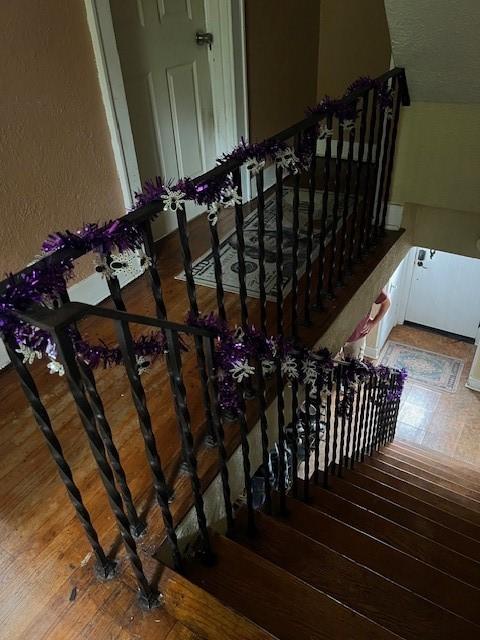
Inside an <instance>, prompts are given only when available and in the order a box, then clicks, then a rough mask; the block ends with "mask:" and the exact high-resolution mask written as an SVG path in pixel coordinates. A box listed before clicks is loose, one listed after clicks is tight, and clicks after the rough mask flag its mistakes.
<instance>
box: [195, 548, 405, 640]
mask: <svg viewBox="0 0 480 640" xmlns="http://www.w3.org/2000/svg"><path fill="white" fill-rule="evenodd" d="M214 548H215V552H216V553H217V557H218V565H217V566H215V567H202V566H201V565H200V564H199V563H197V564H195V565H193V566H191V567H190V570H189V574H188V575H189V577H190V578H191V579H192V580H194V582H195V583H196V584H198V585H200V586H201V587H202V588H203V589H206V590H208V591H209V592H210V593H211V594H212V595H215V597H217V598H218V599H219V600H221V601H222V602H224V603H226V604H229V605H230V606H235V608H236V609H237V610H238V611H241V612H242V613H243V614H244V615H246V616H248V617H249V618H250V619H251V620H255V621H256V622H257V624H260V625H261V626H262V627H264V628H266V629H268V630H269V631H270V632H271V633H273V634H274V635H275V636H276V637H277V638H279V639H280V640H290V639H291V640H298V638H309V639H311V640H317V639H320V638H321V639H325V640H326V639H327V638H332V637H339V638H345V639H349V640H353V639H354V638H355V640H362V639H363V638H369V639H370V640H375V639H380V638H385V639H386V638H397V637H398V636H397V635H396V634H394V633H392V632H389V631H387V630H386V629H384V628H382V627H380V626H379V625H377V624H375V623H374V622H371V621H369V620H367V619H366V618H364V617H363V616H361V615H359V614H357V613H355V612H354V611H352V610H351V609H349V608H348V607H345V606H343V605H341V604H340V603H338V602H337V601H336V600H334V599H332V598H330V597H329V596H327V595H325V594H323V593H322V592H320V591H318V590H316V589H314V588H312V587H310V586H308V585H307V584H306V583H305V582H303V581H301V580H299V579H298V578H296V577H294V576H293V575H291V574H289V573H287V572H286V571H284V570H282V569H280V568H279V567H278V566H276V565H274V564H272V563H270V562H268V561H266V560H264V559H262V558H261V557H260V556H258V555H256V554H254V553H252V552H250V551H248V550H247V549H246V548H244V547H242V546H240V545H238V544H236V543H235V542H233V541H231V540H228V539H227V538H224V537H221V536H218V537H217V538H216V539H215V541H214ZM225 567H228V571H225Z"/></svg>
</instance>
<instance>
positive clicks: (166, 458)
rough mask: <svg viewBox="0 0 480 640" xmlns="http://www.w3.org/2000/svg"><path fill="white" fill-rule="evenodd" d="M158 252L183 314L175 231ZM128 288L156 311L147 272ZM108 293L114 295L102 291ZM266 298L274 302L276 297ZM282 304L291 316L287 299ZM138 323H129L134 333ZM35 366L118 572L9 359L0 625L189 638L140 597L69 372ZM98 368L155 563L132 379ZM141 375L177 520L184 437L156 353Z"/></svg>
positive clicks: (138, 309) (154, 524)
mask: <svg viewBox="0 0 480 640" xmlns="http://www.w3.org/2000/svg"><path fill="white" fill-rule="evenodd" d="M231 225H232V218H231V215H227V216H226V217H224V218H223V219H222V221H220V222H219V233H220V235H222V234H224V233H225V232H226V231H227V230H228V229H230V228H231ZM206 229H207V227H206V220H205V217H204V216H201V217H200V218H197V219H196V220H194V221H193V222H192V223H190V235H191V244H192V251H193V257H194V258H196V257H198V256H200V255H201V254H202V253H203V252H205V251H206V250H207V248H208V242H209V241H208V233H207V231H206ZM400 234H401V232H388V233H387V236H386V237H385V239H384V241H383V242H382V243H381V244H379V245H378V246H377V248H376V250H375V252H373V253H372V254H370V255H369V256H368V258H367V259H366V260H365V261H364V262H363V263H362V264H361V265H360V266H359V268H358V270H357V271H356V272H355V274H354V275H353V276H352V277H351V278H350V279H349V281H348V284H347V286H345V287H344V288H342V290H341V291H339V295H338V296H337V298H336V299H335V300H334V301H332V303H331V304H329V306H328V308H327V310H326V311H324V312H322V313H316V314H315V315H314V317H313V320H314V323H313V326H312V327H309V328H304V329H302V332H301V337H302V339H303V340H304V341H305V343H306V344H308V345H313V344H314V342H315V341H316V339H317V337H318V336H319V335H321V334H322V332H323V331H324V330H325V329H326V328H327V327H328V326H329V324H330V323H331V322H333V320H334V319H335V317H336V316H337V315H338V313H339V312H340V311H341V309H342V308H343V307H344V306H345V304H346V303H347V301H348V300H349V299H350V298H351V296H352V295H353V294H354V292H355V291H356V290H357V288H358V287H359V286H360V284H361V283H362V282H364V280H365V279H366V278H367V277H368V275H369V274H370V273H371V272H372V270H373V269H374V267H375V266H376V265H377V264H378V262H379V261H380V260H381V258H382V257H383V256H384V255H385V254H386V253H387V252H388V250H389V249H390V248H391V246H392V245H393V244H394V243H395V242H396V240H397V239H398V237H399V235H400ZM158 256H159V271H160V275H161V278H162V285H163V291H164V296H165V301H166V305H167V309H168V315H169V319H172V320H177V321H183V320H184V317H185V312H186V310H187V309H188V300H187V295H186V289H185V284H184V283H183V282H180V281H178V280H175V279H174V276H175V275H176V274H178V273H179V272H180V271H181V270H182V264H181V257H180V251H179V247H178V244H177V238H176V237H175V236H170V237H167V238H165V239H164V240H162V241H161V242H160V243H159V245H158ZM314 272H315V268H314ZM314 283H315V281H314ZM303 287H304V282H301V283H300V287H299V292H300V299H302V298H301V296H302V291H303ZM197 295H198V298H199V306H200V309H201V310H202V311H204V312H209V311H211V310H212V309H215V306H216V299H215V290H214V289H208V288H206V287H198V288H197ZM124 299H125V302H126V305H127V308H128V310H131V311H132V312H135V313H140V314H147V315H152V314H153V313H154V303H153V298H152V296H151V293H150V290H149V288H148V285H147V282H146V281H145V279H139V280H137V281H135V282H134V283H132V284H131V285H129V286H128V287H126V289H125V290H124ZM225 303H226V309H227V315H228V319H229V322H230V323H231V324H235V323H236V322H238V321H239V319H240V309H239V303H238V296H237V295H235V294H231V293H226V294H225ZM105 304H107V305H109V304H111V303H110V302H108V301H107V302H106V303H105ZM248 304H249V312H250V318H251V321H253V322H257V323H258V315H259V309H258V307H259V305H258V301H256V300H249V301H248ZM269 304H271V307H272V308H273V304H272V303H269ZM272 308H270V309H269V312H271V313H269V317H270V321H271V322H272V326H273V323H274V320H275V315H274V313H273V311H272ZM285 314H286V318H287V323H286V324H287V326H288V323H289V320H288V318H289V317H290V307H289V300H288V299H287V300H286V304H285ZM136 329H137V328H136V327H134V328H133V330H134V333H135V330H136ZM80 330H81V332H82V334H83V335H84V336H85V337H86V338H88V339H89V340H91V341H95V340H98V339H102V340H104V341H106V342H107V343H111V344H114V343H115V334H114V329H113V326H112V324H111V323H109V322H107V321H100V322H99V321H98V320H95V321H92V320H88V319H87V320H85V321H83V322H82V323H81V324H80ZM190 346H191V345H190ZM183 367H184V378H185V382H186V386H187V394H188V402H189V409H190V414H191V418H192V431H193V434H194V437H195V445H196V448H197V450H198V451H199V452H200V453H199V474H200V477H201V479H202V484H203V486H204V487H206V486H208V484H209V483H210V482H211V480H212V478H213V477H214V476H215V475H216V473H217V451H216V450H211V449H206V448H205V447H203V445H202V442H203V437H204V435H205V427H204V418H203V408H202V405H201V394H200V393H199V378H198V372H197V370H196V361H195V357H194V355H193V350H192V349H191V348H190V351H189V352H188V353H187V354H186V355H185V356H184V359H183ZM32 372H33V374H34V377H35V379H36V382H37V384H38V388H39V391H40V394H41V397H42V400H43V402H44V404H45V406H46V407H47V409H48V411H49V414H50V416H51V419H52V424H53V427H54V430H55V432H56V434H57V436H58V437H59V439H60V441H61V443H62V446H63V449H64V453H65V457H66V459H67V460H68V462H69V464H70V465H71V467H72V471H73V474H74V478H75V481H76V482H77V484H78V486H79V488H80V490H81V492H82V496H83V498H84V501H85V504H86V506H87V508H88V510H89V511H90V514H91V517H92V521H93V523H94V526H95V527H96V529H97V531H98V534H99V537H100V540H101V542H102V544H103V545H104V546H105V549H106V550H107V552H108V553H109V554H110V556H111V557H115V558H116V559H117V560H118V561H119V564H120V567H119V576H118V577H116V578H115V579H114V580H112V581H110V582H106V583H101V582H98V581H97V580H96V579H95V578H94V576H93V572H92V560H91V558H90V555H89V546H88V544H87V541H86V538H85V536H84V533H83V530H82V528H81V526H80V524H79V522H78V521H77V519H76V517H75V516H74V512H73V509H72V507H71V505H70V503H69V502H68V499H67V497H66V493H65V489H64V487H63V485H62V484H61V483H60V482H59V481H58V477H57V472H56V468H55V465H54V463H53V461H52V459H51V457H50V454H49V452H48V450H47V448H46V446H45V443H44V441H43V439H42V436H41V434H40V432H39V430H38V428H37V426H36V424H35V422H34V420H33V418H32V415H31V411H30V408H29V406H28V404H27V402H26V400H25V398H24V396H23V394H22V391H21V389H20V385H19V383H18V380H17V378H16V376H15V373H14V372H13V371H12V370H5V371H3V372H2V373H1V374H0V403H1V404H0V406H1V414H2V417H1V427H0V629H1V632H0V637H2V638H3V637H4V638H8V639H17V638H18V639H20V638H23V639H25V640H27V639H28V640H43V639H47V638H48V640H52V639H53V638H61V639H62V640H66V639H67V638H72V639H73V638H89V639H90V638H91V639H99V638H101V639H102V640H104V639H105V640H107V639H109V638H111V639H114V638H115V639H117V638H118V639H122V640H127V639H134V638H135V639H136V638H143V637H155V638H156V639H158V640H163V639H164V638H168V640H172V639H173V638H182V639H190V638H194V637H195V636H194V635H192V633H191V632H190V631H188V630H187V629H185V628H184V627H182V625H181V624H180V623H177V622H175V620H174V618H172V617H171V616H170V615H169V614H168V613H167V612H166V611H165V610H164V609H156V610H154V611H151V612H148V613H145V612H142V611H141V610H140V609H139V607H138V605H137V602H136V596H135V589H134V587H133V583H132V580H131V577H130V570H129V568H128V566H127V562H126V559H125V557H124V554H123V550H122V549H121V544H120V540H119V536H118V533H117V529H116V525H115V522H114V518H113V516H112V514H111V511H110V509H109V506H108V503H107V499H106V496H105V492H104V490H103V487H102V486H101V483H100V481H99V478H98V475H97V473H96V469H95V465H94V462H93V459H92V456H91V454H90V451H89V449H88V445H87V442H86V439H85V435H84V433H83V430H82V427H81V424H80V421H79V419H78V416H77V414H76V411H75V408H74V406H73V404H72V401H71V399H70V396H69V393H68V389H67V384H66V381H65V379H64V378H61V377H58V376H53V375H50V374H49V373H48V372H47V370H46V366H45V363H42V362H36V363H35V364H34V365H33V366H32ZM95 377H96V381H97V385H98V389H99V392H100V394H101V396H102V398H103V400H104V403H105V409H106V413H107V417H108V419H109V422H110V425H111V427H112V431H113V434H114V439H115V442H116V444H117V447H118V450H119V452H120V456H121V459H122V463H123V465H124V468H125V471H126V474H127V478H128V481H129V485H130V488H131V490H132V494H133V497H134V501H135V504H136V505H137V506H138V510H139V513H140V514H141V515H142V517H143V518H145V519H146V520H147V522H148V533H147V535H146V536H145V537H144V538H143V539H142V540H141V541H140V543H139V546H140V551H141V556H142V560H144V561H145V563H146V566H147V573H148V572H149V571H151V567H152V565H151V563H150V562H149V560H150V558H151V556H152V554H153V553H154V551H155V550H156V549H157V548H158V546H159V545H160V544H161V542H162V541H163V538H164V530H163V523H162V520H161V516H160V511H159V509H158V507H157V506H156V505H155V499H154V495H153V491H152V483H151V475H150V472H149V469H148V466H147V463H146V458H145V453H144V446H143V441H142V439H141V436H140V432H139V429H138V424H137V418H136V414H135V410H134V407H133V404H132V402H131V398H130V389H129V386H128V382H127V380H126V377H125V375H124V370H123V367H116V368H113V369H110V370H99V371H97V372H96V373H95ZM142 381H143V383H144V386H145V390H146V393H147V398H148V403H149V408H150V412H151V415H152V420H153V423H154V431H155V435H156V438H157V446H158V450H159V452H160V456H161V458H162V463H163V465H164V469H165V472H166V475H167V478H168V480H169V482H170V483H171V484H172V485H174V487H175V500H174V501H173V503H172V505H171V507H172V512H173V515H174V518H175V520H176V522H178V521H179V520H180V519H181V518H182V517H183V516H184V515H185V513H186V511H187V510H188V508H189V506H190V505H191V493H190V488H189V479H188V477H186V476H183V475H181V474H179V473H178V470H179V465H180V441H179V438H178V431H177V425H176V421H175V417H174V408H173V404H172V399H171V393H170V389H169V384H168V378H167V375H166V371H165V366H164V363H163V362H162V361H161V360H160V359H159V360H158V361H157V362H156V363H155V364H154V366H152V367H151V369H150V370H148V371H147V372H146V373H145V374H144V375H143V376H142ZM256 411H257V409H256V403H255V402H253V401H252V402H249V423H250V424H253V422H254V421H255V416H256ZM238 442H239V437H238V432H237V429H236V428H234V427H232V428H229V429H227V448H228V450H229V451H232V450H233V449H234V448H235V447H236V446H237V445H238Z"/></svg>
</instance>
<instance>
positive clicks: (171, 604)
mask: <svg viewBox="0 0 480 640" xmlns="http://www.w3.org/2000/svg"><path fill="white" fill-rule="evenodd" d="M159 588H160V591H161V593H162V594H163V596H164V605H165V609H166V611H167V612H168V613H169V614H170V615H171V616H172V617H174V618H175V619H176V620H178V621H179V622H180V623H182V624H183V625H184V626H186V627H188V628H189V629H190V630H191V632H192V633H194V634H197V635H194V636H193V637H195V638H196V637H198V638H204V639H205V640H225V638H228V639H229V640H245V638H249V640H250V639H251V640H271V639H272V638H274V636H272V635H271V634H270V633H268V632H267V631H265V630H264V629H261V628H260V627H258V626H257V625H256V624H254V623H253V622H252V621H251V620H248V619H247V618H245V617H244V616H242V615H241V614H239V613H238V612H236V611H234V610H233V609H231V608H229V607H228V606H226V605H224V604H222V603H221V602H220V601H219V600H217V598H215V597H214V596H212V595H211V594H209V593H208V592H207V591H205V590H203V589H201V588H200V587H198V586H197V585H195V584H193V583H192V582H191V581H189V580H188V579H187V578H185V577H184V576H181V575H179V574H178V573H176V572H175V571H173V570H171V569H169V568H168V567H163V570H162V575H161V578H160V583H159ZM178 637H182V636H178ZM173 638H177V636H172V639H173ZM168 640H170V636H168ZM185 640H186V639H185Z"/></svg>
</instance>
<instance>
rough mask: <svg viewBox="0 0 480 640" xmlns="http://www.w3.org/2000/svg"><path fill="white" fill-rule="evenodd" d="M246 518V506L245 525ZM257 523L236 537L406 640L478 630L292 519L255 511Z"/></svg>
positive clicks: (429, 639) (427, 639)
mask: <svg viewBox="0 0 480 640" xmlns="http://www.w3.org/2000/svg"><path fill="white" fill-rule="evenodd" d="M245 516H246V514H245V512H244V511H243V510H242V513H240V514H239V519H240V522H241V523H242V524H243V525H245V524H246V517H245ZM256 525H257V535H255V536H248V535H247V534H243V535H242V536H241V537H239V538H238V540H239V542H240V543H241V544H243V545H244V546H246V547H247V548H248V549H251V550H252V551H255V553H257V554H260V555H261V556H262V557H263V558H265V559H266V560H269V561H270V562H273V563H275V564H276V565H278V566H280V567H281V568H282V569H285V571H288V572H289V573H291V574H292V575H295V576H296V577H297V578H300V579H301V580H304V581H305V582H306V583H308V584H309V585H311V586H313V587H315V588H317V589H319V590H320V591H323V592H325V593H327V594H329V595H331V596H333V597H334V598H336V599H337V600H339V601H340V602H343V603H344V604H346V605H347V606H349V607H351V608H352V609H354V610H355V611H358V612H359V613H361V614H363V615H364V616H366V617H367V618H369V619H370V620H374V621H375V622H377V623H378V624H380V625H381V626H382V627H385V628H387V629H390V630H391V631H393V632H395V633H397V634H399V635H400V636H401V637H402V638H405V639H409V640H410V639H411V640H416V639H417V638H418V637H421V638H422V640H440V639H441V638H445V640H450V639H451V638H452V637H453V635H454V634H455V633H457V634H460V635H461V634H463V633H465V634H467V636H468V635H469V634H471V633H475V634H477V633H479V632H480V629H479V628H478V627H477V626H476V625H474V624H472V623H470V622H467V621H466V620H464V619H463V618H460V617H458V616H457V615H455V614H453V613H451V612H449V611H447V610H445V609H443V608H441V607H439V606H437V605H435V604H433V603H432V602H430V601H428V600H426V599H425V598H422V597H421V596H418V595H417V594H414V593H413V592H412V591H410V590H408V589H406V588H404V587H401V586H400V585H398V584H396V583H395V582H392V581H391V580H389V579H388V578H385V577H383V576H381V575H380V574H378V573H376V572H374V571H372V570H370V569H368V568H367V567H364V566H362V565H360V564H358V563H356V562H355V561H354V560H351V559H349V558H347V557H345V556H343V555H341V554H340V553H338V552H336V551H334V550H332V549H331V548H330V547H328V546H327V545H324V544H322V543H320V542H317V541H315V540H313V539H312V538H309V537H308V536H305V535H304V534H303V533H300V532H299V531H296V530H295V529H292V527H290V526H288V521H287V522H280V521H279V520H277V519H274V518H272V517H270V516H267V515H265V514H263V513H257V514H256ZM478 620H479V621H480V614H479V616H478Z"/></svg>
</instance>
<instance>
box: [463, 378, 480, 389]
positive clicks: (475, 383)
mask: <svg viewBox="0 0 480 640" xmlns="http://www.w3.org/2000/svg"><path fill="white" fill-rule="evenodd" d="M465 386H466V387H467V389H471V390H472V391H480V379H479V378H474V377H473V376H469V378H468V380H467V382H466V383H465Z"/></svg>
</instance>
